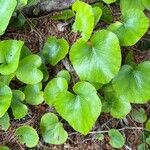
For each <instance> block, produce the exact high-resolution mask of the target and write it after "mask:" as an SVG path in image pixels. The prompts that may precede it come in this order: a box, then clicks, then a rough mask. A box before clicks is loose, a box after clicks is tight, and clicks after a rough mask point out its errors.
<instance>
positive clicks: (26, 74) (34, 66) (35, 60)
mask: <svg viewBox="0 0 150 150" xmlns="http://www.w3.org/2000/svg"><path fill="white" fill-rule="evenodd" d="M41 63H42V62H41V58H40V57H39V56H38V55H35V54H32V55H29V56H27V57H25V58H23V59H22V60H21V61H20V64H19V67H18V69H17V72H16V76H17V78H18V79H19V80H20V81H22V82H23V83H26V84H36V83H38V82H40V81H41V80H42V79H43V74H42V72H41V71H40V70H39V69H38V68H39V67H40V65H41Z"/></svg>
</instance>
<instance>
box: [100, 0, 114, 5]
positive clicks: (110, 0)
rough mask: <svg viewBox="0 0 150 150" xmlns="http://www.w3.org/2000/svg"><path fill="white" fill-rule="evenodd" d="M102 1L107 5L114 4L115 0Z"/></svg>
mask: <svg viewBox="0 0 150 150" xmlns="http://www.w3.org/2000/svg"><path fill="white" fill-rule="evenodd" d="M103 1H104V2H105V3H107V4H111V3H114V2H115V1H116V0H103Z"/></svg>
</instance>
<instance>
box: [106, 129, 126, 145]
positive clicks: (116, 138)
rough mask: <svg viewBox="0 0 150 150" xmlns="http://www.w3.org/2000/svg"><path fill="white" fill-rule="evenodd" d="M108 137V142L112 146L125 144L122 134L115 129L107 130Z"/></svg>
mask: <svg viewBox="0 0 150 150" xmlns="http://www.w3.org/2000/svg"><path fill="white" fill-rule="evenodd" d="M108 135H109V137H110V142H109V144H110V145H111V146H112V147H114V148H121V147H122V146H123V145H124V144H125V139H124V137H123V135H122V134H121V133H120V132H119V131H118V130H117V129H111V130H109V132H108Z"/></svg>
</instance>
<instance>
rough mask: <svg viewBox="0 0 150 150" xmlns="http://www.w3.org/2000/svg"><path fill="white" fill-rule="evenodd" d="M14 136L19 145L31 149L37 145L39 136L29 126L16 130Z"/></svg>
mask: <svg viewBox="0 0 150 150" xmlns="http://www.w3.org/2000/svg"><path fill="white" fill-rule="evenodd" d="M16 135H17V137H18V140H19V141H20V143H21V144H25V145H26V146H27V147H29V148H32V147H35V146H36V145H37V144H38V141H39V136H38V134H37V132H36V130H35V129H33V128H32V127H30V126H21V127H19V128H17V129H16Z"/></svg>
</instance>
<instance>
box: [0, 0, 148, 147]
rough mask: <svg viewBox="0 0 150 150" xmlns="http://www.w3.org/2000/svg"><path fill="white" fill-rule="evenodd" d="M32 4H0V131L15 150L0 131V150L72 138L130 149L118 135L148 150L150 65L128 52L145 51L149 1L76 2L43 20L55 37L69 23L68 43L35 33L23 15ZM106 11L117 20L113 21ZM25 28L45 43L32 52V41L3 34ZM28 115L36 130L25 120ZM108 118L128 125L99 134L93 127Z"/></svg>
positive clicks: (11, 0)
mask: <svg viewBox="0 0 150 150" xmlns="http://www.w3.org/2000/svg"><path fill="white" fill-rule="evenodd" d="M35 3H37V1H35V0H34V1H33V0H7V1H6V0H0V8H1V9H0V10H1V11H0V21H1V24H0V36H1V41H0V130H1V131H2V135H4V134H6V135H7V134H9V132H11V129H12V128H14V129H12V130H13V140H12V143H17V144H18V146H19V148H14V147H13V146H12V145H13V144H11V143H9V142H8V141H6V140H5V138H3V136H1V133H0V150H5V149H6V150H7V149H29V148H33V149H50V147H48V146H53V147H51V148H52V149H55V148H56V149H62V147H61V148H60V147H54V145H63V144H64V143H66V142H67V140H70V136H72V135H81V136H83V137H88V136H92V138H94V140H97V141H99V142H103V141H105V143H106V145H107V146H108V145H109V146H108V147H107V148H106V149H113V148H116V149H134V148H133V147H131V146H130V145H128V144H127V138H128V137H127V135H126V134H125V133H124V130H129V131H130V130H138V131H141V132H142V133H141V136H140V137H138V140H139V142H138V143H135V145H136V148H135V149H138V150H144V149H147V150H148V149H149V148H148V147H149V146H150V119H149V118H150V115H149V114H148V113H147V110H149V103H148V101H149V99H150V61H149V58H148V59H147V60H142V61H136V55H135V54H134V52H133V49H137V47H136V46H138V47H141V48H140V49H143V51H144V48H145V49H146V50H145V51H146V52H147V51H148V50H147V49H149V48H150V44H149V43H150V40H149V39H150V36H149V20H150V19H149V16H150V13H149V10H150V1H149V0H138V1H135V0H118V1H116V0H103V1H100V0H97V1H93V2H92V3H91V2H85V1H79V0H76V1H75V2H74V3H73V5H72V7H71V8H69V9H66V10H62V11H60V12H57V13H53V15H49V14H48V15H47V17H48V19H50V20H52V21H53V20H54V21H56V22H57V28H58V30H59V31H62V32H64V30H65V29H64V26H65V25H67V26H68V25H69V26H68V28H69V29H68V30H69V32H70V33H67V36H68V37H71V42H70V41H69V40H68V38H65V36H64V35H63V36H61V35H59V36H58V35H55V34H52V33H50V34H49V33H48V34H46V36H44V37H43V35H41V33H40V32H39V29H37V27H36V26H35V24H38V23H37V22H38V19H39V20H40V18H41V17H39V18H38V17H37V18H34V20H33V22H32V21H31V20H30V19H29V18H28V17H27V16H26V15H25V14H24V13H23V11H22V8H23V7H25V6H29V5H30V6H31V5H34V4H35ZM111 7H112V8H114V9H117V11H119V15H118V16H115V17H114V18H113V12H112V10H111ZM35 13H36V9H35ZM44 17H45V16H44ZM59 21H61V23H62V22H63V23H62V24H59V23H60V22H59ZM40 23H41V22H40ZM28 26H30V28H31V30H34V32H35V33H36V34H37V35H38V36H39V37H38V38H39V40H41V39H42V38H43V40H42V41H43V43H42V44H41V42H39V45H38V48H37V51H36V52H35V51H32V43H30V46H29V45H28V43H27V42H26V40H23V39H22V38H10V37H11V36H9V38H8V37H7V33H8V35H9V31H13V30H15V31H16V30H18V31H19V30H20V29H21V30H22V29H23V28H24V29H26V28H28ZM46 26H47V25H46ZM50 26H51V25H50ZM35 29H36V30H35ZM18 35H19V33H18ZM71 35H74V36H75V39H74V37H72V36H71ZM145 36H147V38H145ZM143 37H144V38H145V39H146V42H143V41H142V40H141V39H142V38H143ZM73 39H74V40H73ZM147 39H148V40H147ZM27 40H29V39H27ZM31 41H32V40H31ZM140 42H141V43H140ZM142 44H143V45H142ZM148 44H149V45H148ZM143 54H145V53H143ZM62 64H63V67H60V66H61V65H62ZM146 108H147V109H146ZM34 109H36V110H38V111H39V114H38V115H37V114H36V112H34V111H32V110H34ZM34 113H35V114H34ZM32 115H34V117H35V120H36V121H35V124H32V123H31V122H30V121H29V122H28V121H27V120H28V119H27V118H32ZM107 115H109V117H110V119H115V122H117V121H118V122H119V123H120V124H123V122H125V124H126V125H125V126H124V127H123V128H118V127H116V126H114V127H113V125H111V127H108V128H107V130H105V129H102V125H101V124H100V123H99V124H98V125H97V122H98V120H100V119H101V118H102V117H101V116H103V117H104V116H107ZM30 116H31V117H30ZM128 116H130V119H131V123H129V122H128V120H127V117H128ZM104 118H105V117H104ZM31 120H32V119H31ZM116 120H117V121H116ZM106 122H107V121H106ZM109 122H110V121H109ZM115 122H114V123H113V122H112V124H115ZM135 122H136V123H137V124H136V123H135ZM104 123H105V119H104V121H103V124H104ZM14 124H15V127H13V125H14ZM139 124H140V125H139ZM138 125H139V126H138ZM141 125H142V126H141ZM95 128H96V129H95ZM133 137H134V136H133ZM6 139H7V138H6ZM10 139H11V138H10ZM10 141H11V140H10ZM44 144H45V145H44ZM43 145H44V146H43ZM64 146H65V144H64ZM66 148H67V147H66ZM77 148H79V147H77ZM63 149H65V147H63ZM70 149H74V148H70ZM81 149H84V148H83V147H81ZM91 149H99V148H97V147H94V146H93V147H92V148H91ZM101 149H105V147H101Z"/></svg>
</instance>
